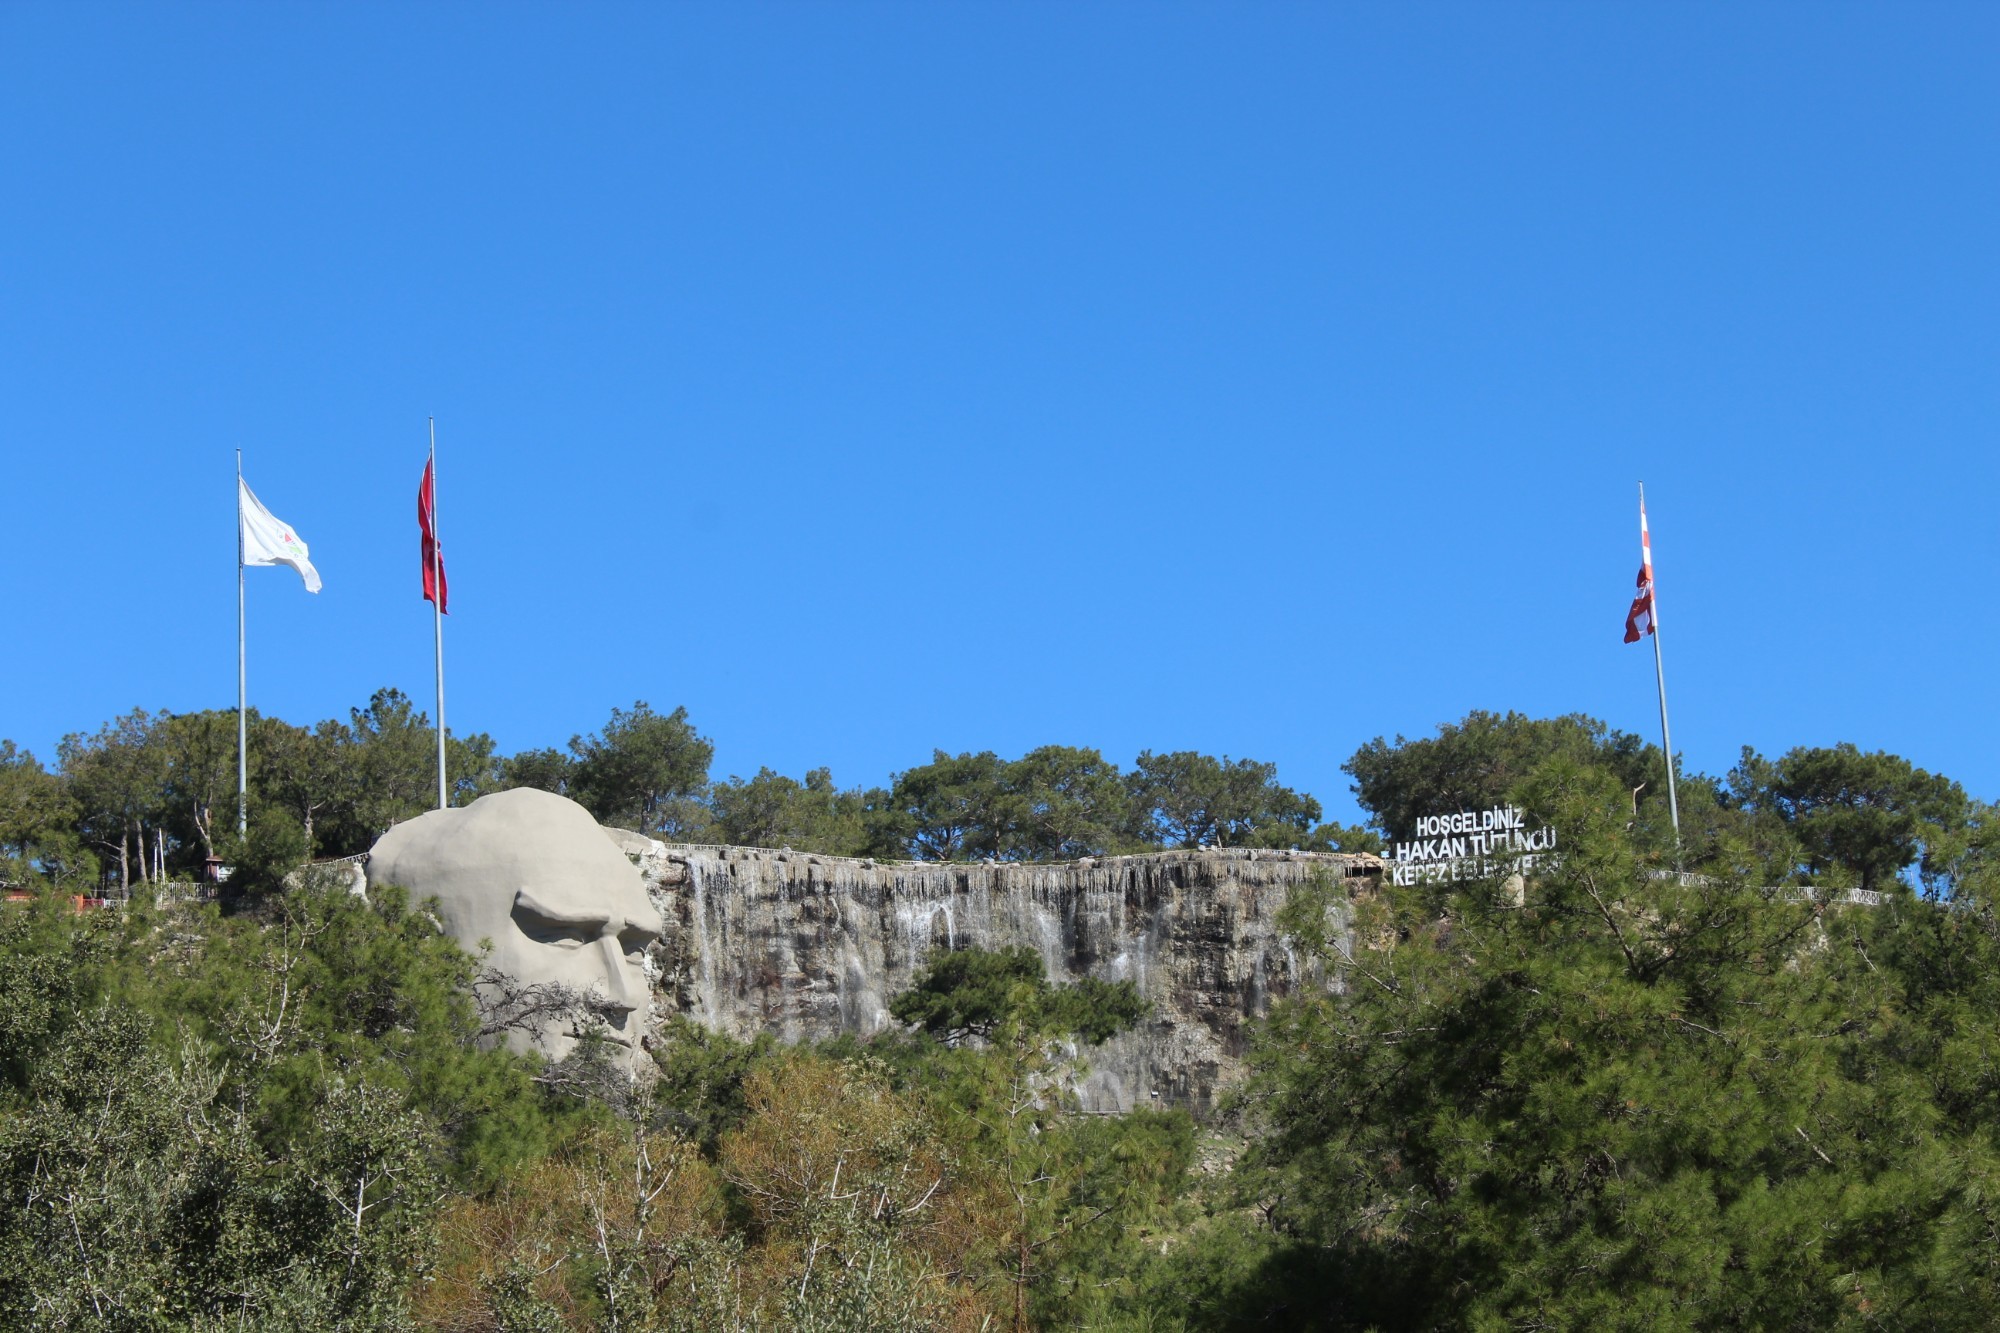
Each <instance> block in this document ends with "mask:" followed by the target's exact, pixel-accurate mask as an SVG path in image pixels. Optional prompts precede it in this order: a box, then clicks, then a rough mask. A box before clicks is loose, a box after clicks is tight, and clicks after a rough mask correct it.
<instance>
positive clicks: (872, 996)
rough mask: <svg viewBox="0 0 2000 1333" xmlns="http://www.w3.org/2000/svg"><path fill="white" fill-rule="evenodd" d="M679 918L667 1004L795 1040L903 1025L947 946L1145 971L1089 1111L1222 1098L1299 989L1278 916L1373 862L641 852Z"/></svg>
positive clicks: (707, 1020) (1117, 973)
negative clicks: (1147, 1006)
mask: <svg viewBox="0 0 2000 1333" xmlns="http://www.w3.org/2000/svg"><path fill="white" fill-rule="evenodd" d="M627 851H628V854H629V855H631V856H632V857H633V859H634V860H635V861H636V862H637V863H638V865H639V868H640V872H641V874H642V876H643V877H644V878H645V880H646V883H647V887H648V889H649V891H650V892H651V894H652V896H653V901H654V903H655V905H656V906H658V908H659V909H660V915H661V916H662V917H663V918H664V919H665V922H666V935H665V937H664V938H663V940H662V942H661V946H660V948H661V950H662V952H663V954H664V959H663V967H662V971H661V976H660V978H659V982H658V987H659V989H658V993H657V996H656V1008H657V1009H660V1010H663V1011H664V1012H666V1013H682V1014H686V1015H687V1016H689V1017H691V1018H693V1019H695V1020H696V1021H698V1022H701V1023H703V1024H704V1025H706V1026H708V1027H710V1028H713V1029H715V1030H718V1031H722V1032H727V1033H730V1034H732V1035H735V1036H738V1037H748V1036H750V1035H752V1034H754V1033H757V1032H760V1031H765V1032H772V1033H775V1034H777V1035H778V1036H779V1037H780V1038H782V1039H784V1040H786V1041H799V1040H808V1039H820V1038H827V1037H832V1036H836V1035H838V1034H840V1033H843V1032H847V1033H854V1034H857V1035H861V1036H867V1035H870V1034H873V1033H875V1032H878V1031H880V1030H882V1029H883V1028H884V1027H887V1026H889V1025H890V1024H891V1023H892V1022H893V1021H894V1020H892V1019H891V1018H890V1017H889V1015H888V1012H887V1004H888V999H889V997H890V996H892V995H894V994H896V993H897V992H898V991H900V990H903V989H904V988H906V987H907V986H908V985H909V984H910V982H911V980H912V978H913V977H914V976H915V974H916V973H917V972H918V971H920V970H921V969H922V967H923V966H924V964H925V962H926V960H927V959H928V958H929V957H930V956H931V955H932V954H933V953H934V952H935V951H937V950H940V949H947V948H952V947H964V946H967V945H976V946H980V947H983V948H997V947H1000V946H1003V945H1018V944H1025V945H1028V946H1031V947H1033V948H1034V949H1037V950H1039V951H1040V953H1041V955H1042V958H1043V960H1044V961H1045V962H1046V963H1047V965H1048V970H1049V975H1050V977H1051V978H1052V979H1054V980H1056V981H1059V982H1060V981H1067V980H1074V979H1076V978H1079V977H1084V976H1092V977H1097V978H1100V979H1103V980H1106V981H1118V980H1129V981H1131V982H1133V983H1134V984H1135V985H1137V986H1138V988H1139V990H1140V992H1141V994H1143V995H1144V996H1145V997H1146V999H1147V1000H1149V1001H1150V1002H1151V1004H1152V1012H1151V1015H1150V1016H1149V1017H1148V1018H1147V1019H1146V1020H1145V1021H1144V1022H1143V1023H1142V1024H1141V1026H1140V1027H1139V1028H1138V1029H1137V1030H1135V1031H1133V1032H1129V1033H1126V1034H1124V1035H1122V1036H1119V1037H1116V1038H1113V1039H1112V1040H1111V1041H1109V1042H1107V1043H1105V1044H1104V1045H1103V1046H1101V1047H1097V1048H1095V1049H1092V1050H1089V1051H1087V1052H1085V1053H1084V1055H1085V1059H1086V1061H1087V1064H1088V1067H1089V1068H1088V1073H1087V1075H1086V1077H1085V1078H1084V1080H1083V1082H1082V1085H1081V1087H1080V1089H1079V1091H1080V1092H1081V1094H1082V1097H1083V1100H1084V1104H1085V1105H1086V1106H1087V1107H1088V1108H1089V1109H1091V1110H1095V1111H1103V1112H1114V1111H1126V1110H1130V1109H1132V1108H1133V1107H1135V1106H1146V1105H1154V1106H1158V1105H1179V1106H1185V1107H1187V1108H1188V1109H1189V1110H1191V1111H1193V1112H1194V1113H1195V1114H1196V1115H1198V1116H1199V1115H1204V1114H1206V1113H1208V1112H1210V1111H1211V1110H1213V1109H1214V1106H1215V1103H1216V1098H1217V1095H1218V1094H1219V1093H1220V1092H1221V1091H1222V1090H1223V1089H1224V1088H1225V1087H1226V1086H1227V1085H1228V1084H1229V1083H1230V1082H1231V1081H1232V1080H1233V1079H1234V1078H1235V1077H1236V1075H1237V1074H1238V1072H1239V1070H1240V1067H1241V1059H1242V1056H1243V1053H1244V1046H1245V1024H1246V1021H1247V1020H1249V1019H1250V1018H1252V1017H1254V1016H1256V1015H1259V1014H1262V1013H1263V1012H1264V1011H1265V1010H1266V1009H1267V1008H1268V1006H1269V1004H1270V1002H1271V1001H1272V999H1274V998H1276V997H1278V996H1281V995H1284V994H1286V993H1287V992H1289V991H1291V990H1292V989H1293V988H1294V987H1297V986H1299V985H1307V984H1310V985H1319V984H1329V983H1328V981H1327V980H1326V979H1323V978H1320V977H1318V976H1316V975H1309V974H1305V975H1302V969H1301V963H1300V960H1299V958H1298V957H1297V956H1296V955H1295V953H1294V951H1293V949H1292V948H1291V946H1290V944H1289V942H1288V941H1287V940H1286V939H1285V938H1284V937H1283V936H1282V935H1281V934H1280V933H1279V931H1278V929H1277V915H1278V911H1279V909H1280V908H1281V907H1283V905H1284V903H1285V900H1286V898H1287V896H1288V895H1289V894H1290V893H1291V891H1292V889H1293V888H1294V887H1296V886H1297V885H1300V884H1302V883H1305V882H1306V881H1307V880H1309V879H1310V878H1311V877H1313V876H1315V875H1325V876H1329V877H1332V878H1334V879H1337V880H1338V879H1347V878H1351V877H1355V876H1361V875H1370V874H1374V873H1375V872H1377V871H1378V870H1379V869H1380V864H1381V863H1380V862H1379V861H1378V860H1377V859H1376V858H1374V857H1370V856H1344V855H1333V854H1323V853H1307V852H1273V851H1251V850H1239V849H1229V850H1216V851H1193V852H1161V853H1156V854H1152V855H1146V856H1113V857H1102V858H1096V859H1091V860H1083V861H1072V862H1063V863H1059V864H1052V865H1036V864H1015V863H984V864H956V863H952V864H945V863H936V862H876V861H871V860H857V859H851V858H846V857H834V856H819V855H813V854H807V853H801V852H789V851H770V850H764V849H760V848H747V847H693V846H669V845H664V844H660V843H652V844H650V845H649V846H646V847H644V848H640V847H639V846H637V844H636V842H635V844H634V845H633V846H631V847H629V848H627Z"/></svg>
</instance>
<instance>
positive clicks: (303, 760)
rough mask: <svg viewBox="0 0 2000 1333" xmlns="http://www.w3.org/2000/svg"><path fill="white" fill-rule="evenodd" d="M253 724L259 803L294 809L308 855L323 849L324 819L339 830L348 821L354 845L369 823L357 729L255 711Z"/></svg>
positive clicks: (254, 792)
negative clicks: (364, 819) (364, 815)
mask: <svg viewBox="0 0 2000 1333" xmlns="http://www.w3.org/2000/svg"><path fill="white" fill-rule="evenodd" d="M249 730H250V773H251V779H250V792H251V799H252V803H253V805H254V806H256V807H257V808H258V809H260V810H261V809H280V810H284V811H286V812H288V813H289V814H290V816H291V817H292V818H293V819H294V820H296V821H297V823H298V827H299V829H300V832H301V834H302V835H303V837H304V839H305V855H306V858H307V859H311V858H312V857H314V856H317V855H318V854H319V852H320V850H321V846H320V845H321V841H322V836H323V834H324V832H325V829H324V828H323V827H322V825H325V826H329V827H332V828H333V829H335V830H336V833H338V831H339V830H340V829H341V827H342V825H343V823H344V824H345V825H346V827H347V828H348V829H350V830H352V831H351V833H350V834H349V841H348V847H351V845H352V841H353V840H355V839H358V838H359V837H360V836H362V835H363V834H364V833H365V829H366V826H365V825H364V824H362V823H361V821H360V820H359V818H358V817H357V807H358V806H359V805H360V804H361V802H362V799H363V791H364V788H363V777H362V774H361V771H360V765H359V764H358V763H357V762H356V760H357V758H358V751H357V748H356V747H355V745H354V744H353V733H352V732H351V731H350V730H349V729H348V728H347V727H346V726H344V725H343V724H341V723H340V722H337V721H334V720H332V719H328V720H326V721H323V722H319V723H316V724H315V725H313V726H311V727H295V726H293V725H292V724H290V723H289V722H285V721H283V720H282V719H280V718H275V717H255V716H253V717H252V718H251V719H250V728H249ZM348 847H343V848H342V850H343V851H345V850H348Z"/></svg>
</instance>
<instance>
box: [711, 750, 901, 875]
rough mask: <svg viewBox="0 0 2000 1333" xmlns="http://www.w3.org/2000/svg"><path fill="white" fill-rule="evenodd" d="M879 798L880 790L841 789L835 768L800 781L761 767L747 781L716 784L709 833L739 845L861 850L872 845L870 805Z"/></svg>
mask: <svg viewBox="0 0 2000 1333" xmlns="http://www.w3.org/2000/svg"><path fill="white" fill-rule="evenodd" d="M879 799H881V793H879V792H875V793H870V792H864V791H861V790H859V789H851V790H848V791H841V790H840V789H838V788H837V787H835V786H834V785H833V773H832V771H831V770H830V769H825V768H815V769H812V770H810V771H809V772H807V774H806V780H805V781H804V782H799V781H798V780H797V779H794V778H788V777H786V776H784V775H783V774H781V773H774V772H772V771H771V770H770V769H768V768H760V769H758V770H757V775H756V776H755V777H753V778H750V779H749V780H748V781H745V780H744V779H742V778H739V777H731V778H730V779H729V781H727V782H724V783H719V784H717V785H716V787H715V788H714V790H713V792H712V793H711V795H710V800H711V803H712V804H713V806H714V810H715V823H714V824H713V825H712V826H710V828H709V831H708V836H710V837H712V838H714V839H715V840H716V841H717V842H724V843H729V844H731V845H732V846H737V847H789V848H792V849H794V850H795V851H801V852H824V853H827V854H828V855H831V856H861V855H864V854H866V852H867V851H868V850H869V843H870V838H869V830H868V813H869V805H870V802H871V800H879Z"/></svg>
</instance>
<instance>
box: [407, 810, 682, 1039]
mask: <svg viewBox="0 0 2000 1333" xmlns="http://www.w3.org/2000/svg"><path fill="white" fill-rule="evenodd" d="M368 884H369V887H370V888H376V887H379V886H382V885H386V884H396V885H400V886H401V887H403V888H404V889H406V890H408V891H409V893H410V896H411V900H412V901H413V902H422V901H423V900H424V899H426V898H435V899H436V900H437V909H438V917H439V920H440V921H441V922H442V923H443V925H444V928H445V930H446V932H447V933H448V934H450V935H451V936H452V937H453V938H454V939H456V940H457V941H458V942H459V944H460V946H461V947H463V948H464V949H465V950H466V951H467V952H468V953H473V954H477V953H478V952H479V951H480V949H481V948H482V947H483V946H484V945H485V944H487V943H488V942H490V944H491V946H492V948H491V952H490V954H489V955H488V957H487V963H488V965H489V966H491V967H493V968H497V969H498V970H500V971H502V972H505V973H507V974H508V975H509V976H510V977H512V978H514V979H515V980H516V981H518V982H521V983H523V984H526V985H531V986H561V987H565V988H567V989H568V990H570V991H572V992H574V993H576V994H579V995H587V996H590V997H591V998H592V1000H593V1002H594V1003H595V1004H596V1005H597V1006H598V1007H599V1008H600V1009H601V1010H602V1012H603V1015H604V1017H603V1027H604V1029H605V1035H606V1036H607V1037H608V1038H609V1039H610V1040H611V1041H612V1042H613V1043H614V1044H615V1045H618V1046H623V1047H625V1048H627V1049H629V1051H630V1052H631V1058H632V1059H633V1060H635V1061H638V1060H643V1059H644V1058H645V1056H644V1053H643V1048H642V1045H641V1041H640V1038H641V1037H643V1035H644V1034H645V1031H646V1026H647V1023H648V1020H649V997H650V986H649V984H648V981H647V976H646V968H645V964H644V954H645V950H646V946H647V945H649V944H651V943H652V942H653V941H655V940H657V939H658V938H659V934H660V917H659V913H658V912H657V911H656V910H655V909H654V907H653V905H652V903H651V901H650V900H649V898H648V896H647V893H646V889H645V885H644V883H643V882H642V881H641V880H640V877H639V873H638V871H637V870H636V869H634V868H633V864H632V861H631V860H630V859H629V858H628V857H627V856H626V855H625V853H624V852H622V851H621V850H620V849H619V847H618V846H617V845H615V844H614V843H613V842H612V841H611V840H610V839H607V838H606V837H605V834H604V830H602V829H600V828H599V827H598V825H597V822H596V821H595V820H594V819H592V818H591V817H590V814H589V812H588V811H586V810H585V809H584V808H583V807H582V806H580V805H578V804H576V803H575V802H574V801H570V800H568V799H566V798H564V797H561V796H557V795H554V794H553V793H550V792H544V791H535V790H532V789H528V788H516V789H514V790H511V791H503V792H496V793H495V794H493V795H491V796H482V797H481V798H479V799H478V800H476V801H474V802H473V803H472V804H471V805H469V806H466V807H465V808H463V809H455V810H434V811H432V812H430V813H429V814H425V815H420V816H418V817H417V818H415V819H412V820H408V821H406V822H404V823H402V824H398V825H397V826H396V827H394V828H392V829H390V830H389V831H388V832H387V833H385V834H383V835H382V837H381V838H380V839H379V840H378V841H377V842H376V844H375V846H374V848H373V849H372V850H371V851H370V852H369V854H368ZM577 1037H578V1034H577V1033H576V1032H575V1031H574V1029H573V1027H572V1025H571V1024H568V1023H550V1024H545V1025H544V1026H543V1027H542V1028H541V1029H540V1030H539V1031H537V1032H535V1033H534V1034H532V1035H530V1034H526V1033H516V1034H513V1035H511V1036H510V1037H509V1042H510V1044H511V1045H513V1046H515V1047H516V1048H517V1049H538V1050H541V1051H542V1052H544V1053H545V1054H547V1055H548V1056H549V1057H550V1058H552V1059H560V1058H561V1057H562V1056H564V1055H566V1054H568V1053H569V1052H570V1051H572V1050H574V1049H575V1047H576V1044H577Z"/></svg>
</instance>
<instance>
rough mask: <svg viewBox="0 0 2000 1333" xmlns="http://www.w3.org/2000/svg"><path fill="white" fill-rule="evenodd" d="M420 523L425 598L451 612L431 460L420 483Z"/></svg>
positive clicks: (443, 610)
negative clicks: (439, 538) (422, 538)
mask: <svg viewBox="0 0 2000 1333" xmlns="http://www.w3.org/2000/svg"><path fill="white" fill-rule="evenodd" d="M417 526H418V527H419V528H422V529H423V533H424V600H425V601H427V602H435V603H437V609H438V612H439V614H441V615H449V614H450V613H451V590H450V589H449V588H448V587H446V586H445V579H444V547H443V546H442V545H440V544H439V542H438V539H437V482H436V479H435V478H434V477H433V475H432V473H431V465H430V464H429V463H428V462H426V463H425V464H424V479H423V481H422V482H421V483H420V484H419V485H418V486H417Z"/></svg>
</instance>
